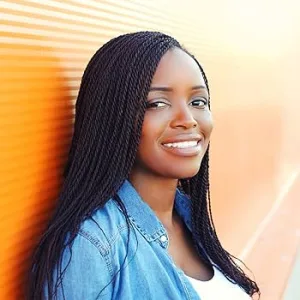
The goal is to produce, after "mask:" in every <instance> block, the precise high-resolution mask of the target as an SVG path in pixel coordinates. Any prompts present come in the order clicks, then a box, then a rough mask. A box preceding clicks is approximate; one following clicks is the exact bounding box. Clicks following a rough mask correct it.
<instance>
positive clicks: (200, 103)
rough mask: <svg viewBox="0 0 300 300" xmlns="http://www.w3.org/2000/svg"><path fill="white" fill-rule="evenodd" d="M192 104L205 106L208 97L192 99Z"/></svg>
mask: <svg viewBox="0 0 300 300" xmlns="http://www.w3.org/2000/svg"><path fill="white" fill-rule="evenodd" d="M191 104H192V106H194V107H204V106H206V105H207V100H206V99H196V100H194V101H192V103H191Z"/></svg>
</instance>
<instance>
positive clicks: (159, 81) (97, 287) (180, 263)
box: [29, 32, 259, 300]
mask: <svg viewBox="0 0 300 300" xmlns="http://www.w3.org/2000/svg"><path fill="white" fill-rule="evenodd" d="M209 101H210V98H209V88H208V83H207V79H206V76H205V74H204V71H203V69H202V67H201V66H200V64H199V63H198V62H197V60H196V59H195V58H194V57H193V56H192V55H191V54H189V53H188V52H187V51H186V50H185V49H183V48H182V47H181V46H180V44H179V43H178V42H177V41H176V40H175V39H173V38H172V37H170V36H168V35H165V34H162V33H159V32H138V33H132V34H126V35H122V36H119V37H117V38H115V39H113V40H111V41H109V42H108V43H107V44H105V45H104V46H103V47H102V48H100V49H99V50H98V51H97V52H96V54H95V55H94V56H93V58H92V59H91V61H90V62H89V64H88V66H87V68H86V70H85V72H84V75H83V78H82V83H81V87H80V91H79V95H78V99H77V103H76V117H75V126H74V135H73V139H72V144H71V148H70V152H69V157H68V161H67V165H66V168H65V172H64V177H65V179H64V184H63V187H62V190H61V192H60V195H59V202H58V207H57V210H56V212H55V214H54V216H53V218H52V220H51V222H50V224H49V226H48V229H47V231H46V232H45V233H44V235H43V236H42V238H41V241H40V244H39V246H38V248H37V250H36V253H35V256H34V261H33V266H32V272H31V284H30V290H29V299H75V300H76V299H85V300H89V299H202V300H209V299H214V300H216V299H230V300H234V299H239V300H243V299H250V296H252V295H254V294H255V293H259V289H258V287H257V285H256V283H255V282H254V281H252V280H251V279H249V278H248V277H247V276H246V275H245V273H244V272H243V270H242V269H241V268H240V267H239V266H237V265H236V264H235V261H234V259H233V258H232V256H231V255H229V254H228V252H227V251H226V250H224V249H223V247H222V246H221V244H220V242H219V240H218V237H217V235H216V232H215V229H214V225H213V221H212V216H211V211H210V199H209V176H208V175H209V174H208V173H209V172H208V166H209V152H208V149H209V140H210V135H211V132H212V128H213V122H212V116H211V112H210V102H209Z"/></svg>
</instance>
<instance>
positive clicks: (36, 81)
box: [0, 0, 300, 300]
mask: <svg viewBox="0 0 300 300" xmlns="http://www.w3.org/2000/svg"><path fill="white" fill-rule="evenodd" d="M299 11H300V4H299V3H298V1H283V0H280V1H279V0H278V1H275V2H274V1H269V0H268V1H258V0H256V1H251V2H249V3H247V4H245V2H241V1H237V0H235V1H234V0H231V1H221V0H213V1H209V2H203V3H200V2H199V1H196V0H194V1H193V0H186V1H184V2H181V1H158V0H155V1H138V0H134V1H109V0H107V1H99V2H97V1H86V2H84V4H83V2H81V1H76V0H73V1H71V0H69V1H63V2H59V1H43V2H40V1H13V2H12V1H2V3H1V7H0V65H1V72H0V82H1V85H0V93H1V100H0V135H1V152H0V160H1V167H0V183H1V184H0V207H1V209H0V214H1V216H0V234H1V235H0V265H1V270H0V285H1V286H4V287H5V288H4V289H1V291H0V299H20V298H21V297H22V288H21V287H22V285H23V283H24V272H25V270H26V267H27V264H28V259H29V257H30V255H31V251H32V248H33V245H34V244H35V243H36V241H37V239H38V237H39V235H40V233H41V232H42V231H43V228H44V226H45V224H46V220H47V219H48V218H49V214H50V213H51V209H52V207H53V206H54V203H55V199H56V196H57V193H58V191H59V187H60V185H61V171H62V168H63V165H64V162H65V159H66V155H67V150H68V145H69V141H70V137H71V128H72V118H73V107H74V102H75V100H76V95H77V91H78V86H79V83H80V78H81V75H82V72H83V70H84V67H85V65H86V63H87V62H88V60H89V58H90V57H91V56H92V54H93V53H94V52H95V50H96V49H98V48H99V47H100V46H101V45H102V44H103V43H104V42H105V41H107V40H109V39H110V38H112V37H113V36H116V35H119V34H121V33H125V32H130V31H137V30H160V31H164V32H166V33H169V34H172V35H174V36H175V37H177V38H178V39H179V40H180V41H181V42H183V44H184V45H185V46H186V47H187V48H188V49H189V50H191V52H192V53H194V54H195V55H196V56H197V57H198V59H199V60H200V62H202V63H203V65H204V68H205V70H206V72H207V75H208V78H209V80H210V86H211V93H212V110H213V115H214V119H215V130H214V134H213V137H212V147H211V149H212V158H211V165H212V166H211V171H212V172H211V186H212V207H213V215H214V219H215V223H216V227H217V231H218V232H219V235H220V238H221V240H222V242H223V244H224V245H225V246H226V248H228V249H229V250H230V251H232V252H233V253H234V254H235V255H238V256H242V257H243V258H245V259H246V261H247V257H248V256H249V255H250V254H253V253H256V255H259V254H260V253H262V252H260V249H257V248H255V247H254V246H253V245H254V244H253V245H252V246H251V245H250V244H249V241H251V240H253V237H255V233H256V232H257V231H258V230H259V228H262V227H261V224H262V222H263V221H264V220H265V218H266V215H267V214H268V212H269V211H270V210H271V209H272V208H273V207H274V205H275V203H276V201H277V200H276V199H278V197H279V196H280V195H281V194H280V193H281V188H282V186H283V185H284V183H285V182H286V181H287V180H289V179H290V178H291V175H292V174H294V173H295V172H298V171H299V168H300V159H299V150H300V135H299V134H298V128H297V125H298V124H299V121H298V114H299V113H298V110H299V109H300V104H299V101H300V99H299V96H298V95H299V92H298V80H297V78H299V70H300V63H299V53H300V42H299V37H300V21H299V20H300V18H299V17H298V16H299ZM256 261H258V260H255V261H253V260H249V262H250V263H251V265H249V266H250V268H252V269H254V270H256V272H257V273H259V274H256V275H258V276H256V277H258V278H260V275H261V274H263V273H264V272H263V271H262V270H260V269H259V267H258V266H256ZM261 276H263V275H261ZM264 276H267V275H264ZM284 276H285V277H284ZM286 276H287V274H283V277H282V282H284V280H285V279H286ZM270 284H272V282H271V283H270ZM262 299H267V298H262ZM272 300H274V298H272Z"/></svg>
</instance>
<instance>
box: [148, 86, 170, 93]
mask: <svg viewBox="0 0 300 300" xmlns="http://www.w3.org/2000/svg"><path fill="white" fill-rule="evenodd" d="M153 91H161V92H172V91H173V89H172V88H170V87H165V86H152V87H150V90H149V92H153Z"/></svg>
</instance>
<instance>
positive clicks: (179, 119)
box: [171, 106, 198, 129]
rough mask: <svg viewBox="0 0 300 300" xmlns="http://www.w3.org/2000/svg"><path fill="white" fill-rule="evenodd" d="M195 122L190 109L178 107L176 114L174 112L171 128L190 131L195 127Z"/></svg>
mask: <svg viewBox="0 0 300 300" xmlns="http://www.w3.org/2000/svg"><path fill="white" fill-rule="evenodd" d="M197 124H198V123H197V121H196V120H195V118H194V116H193V113H192V111H191V109H190V108H189V107H188V106H186V107H180V108H179V109H178V110H177V111H176V112H174V115H173V118H172V121H171V127H173V128H180V127H181V128H184V129H190V128H195V127H197Z"/></svg>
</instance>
